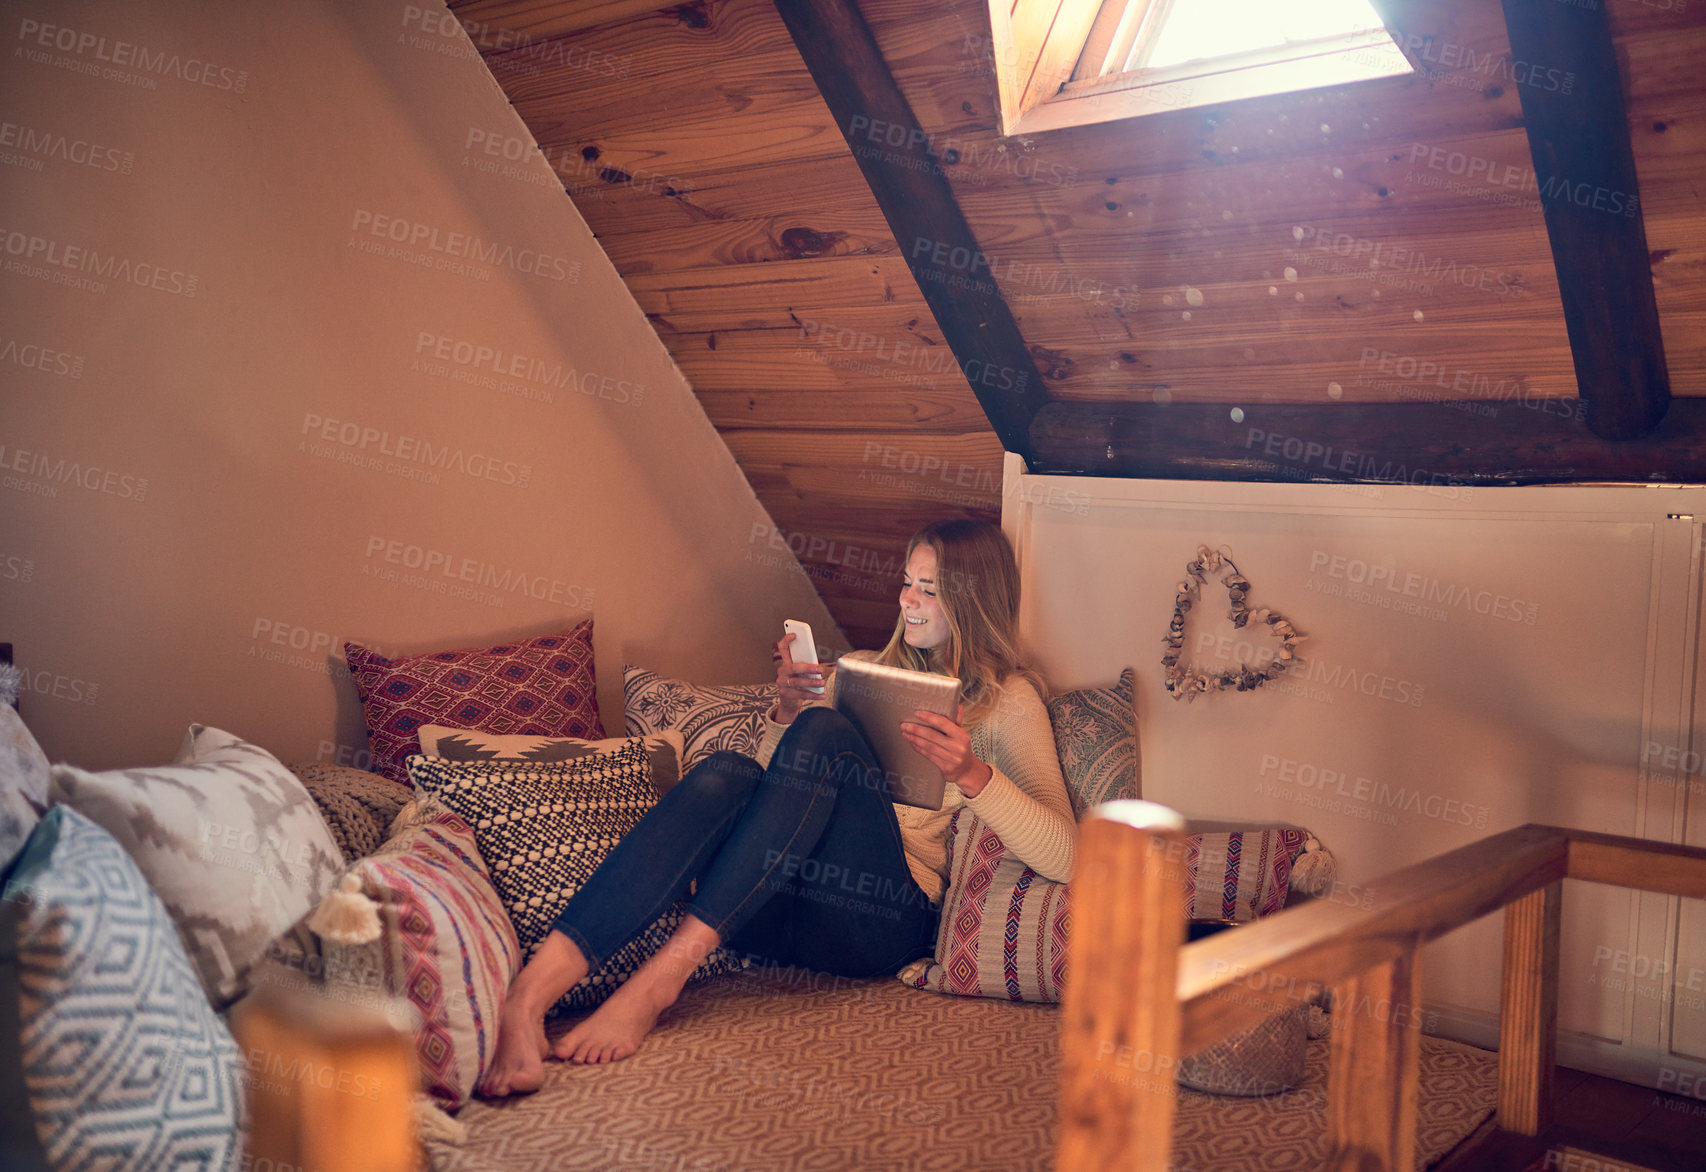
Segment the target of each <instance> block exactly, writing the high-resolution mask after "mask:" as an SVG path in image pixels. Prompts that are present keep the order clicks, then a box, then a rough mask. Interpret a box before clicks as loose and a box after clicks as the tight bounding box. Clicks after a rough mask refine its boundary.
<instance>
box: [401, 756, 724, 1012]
mask: <svg viewBox="0 0 1706 1172" xmlns="http://www.w3.org/2000/svg"><path fill="white" fill-rule="evenodd" d="M408 769H409V784H410V785H412V786H413V787H414V788H415V789H416V791H417V792H419V793H422V794H425V795H427V796H430V797H432V798H435V799H437V800H438V801H440V802H442V803H444V804H445V805H446V806H449V807H450V808H451V809H452V810H454V811H456V812H457V813H458V814H460V815H462V817H463V818H464V819H466V820H467V822H468V824H469V825H470V826H472V827H473V828H474V838H475V841H476V842H478V844H479V847H480V856H481V858H483V859H485V861H486V866H487V867H488V868H490V870H491V876H492V886H494V887H496V888H497V891H498V897H499V898H500V899H502V900H503V904H504V908H505V910H506V911H508V912H509V918H510V922H511V923H512V924H513V925H514V926H515V935H516V938H517V939H518V940H519V941H520V942H521V949H522V954H523V956H524V957H526V958H529V959H530V958H531V957H532V956H533V954H534V952H535V951H537V950H538V948H539V945H540V943H541V942H542V941H543V940H544V939H545V937H546V936H547V935H549V934H550V931H551V925H552V924H553V923H554V922H555V921H556V919H557V916H558V914H559V913H560V912H561V911H562V910H563V906H564V905H565V904H567V903H568V902H569V897H570V896H572V895H574V893H575V892H577V891H579V890H580V889H581V887H582V885H583V884H585V883H586V881H587V879H588V878H589V877H590V876H591V875H592V873H593V871H595V870H597V868H598V865H599V864H600V863H602V862H603V861H604V857H605V856H606V855H608V854H609V853H610V851H611V849H612V848H613V847H615V845H616V844H617V843H618V842H620V841H621V840H622V836H623V835H625V834H627V833H628V831H630V830H632V829H633V828H634V826H635V824H636V823H638V822H639V820H640V819H641V818H642V817H644V816H645V813H646V811H647V810H649V809H651V808H652V806H653V805H655V804H656V803H657V793H656V791H655V790H654V789H653V787H652V778H651V772H650V770H649V769H648V768H647V760H646V747H645V742H644V740H642V739H640V738H638V737H636V738H634V739H633V740H632V741H630V742H629V743H628V744H627V745H625V746H624V747H623V748H622V749H620V750H619V751H617V752H615V753H603V754H598V755H595V756H588V757H577V758H574V759H573V760H569V761H502V760H499V761H450V760H446V759H444V758H442V757H426V756H422V755H416V756H413V757H410V758H409V759H408ZM680 922H681V913H680V912H679V911H676V910H674V909H671V910H670V911H667V912H665V913H664V914H663V915H662V916H661V917H659V918H658V919H657V921H656V922H654V923H653V924H651V925H650V926H649V927H647V928H646V929H645V930H644V931H642V932H641V933H640V934H639V935H638V936H637V937H635V938H634V939H633V940H630V941H629V942H628V943H627V944H625V945H623V946H622V947H621V948H619V949H618V950H617V951H616V952H615V954H614V955H612V956H611V958H610V959H609V960H608V961H607V962H605V964H604V967H602V968H601V969H599V970H598V972H596V973H594V974H592V975H591V976H590V977H588V978H587V979H586V980H584V981H582V982H581V983H580V984H578V985H576V986H575V987H574V988H572V989H570V990H569V991H568V992H567V993H565V994H564V995H563V998H562V1000H560V1001H559V1002H558V1003H557V1007H558V1008H559V1009H586V1008H590V1007H592V1006H594V1005H597V1004H598V1003H599V1002H601V1001H603V1000H604V999H605V998H606V997H608V996H609V995H610V994H611V993H612V992H614V991H615V989H616V987H617V986H618V985H620V984H621V983H622V982H623V981H625V980H627V979H628V977H629V975H630V974H631V973H633V972H634V970H635V969H637V968H639V967H640V965H642V964H644V963H645V961H646V958H647V957H649V956H651V955H652V953H654V952H656V951H657V950H658V949H659V948H660V947H662V945H663V943H664V942H665V941H666V940H668V939H669V936H670V933H672V932H673V931H675V928H676V925H677V924H679V923H680ZM739 967H740V964H739V962H738V961H737V960H736V959H735V957H734V955H733V954H732V953H729V952H728V951H727V950H725V949H721V948H719V949H717V950H716V951H715V952H713V953H712V954H711V955H710V956H709V957H708V958H707V959H706V961H705V963H704V964H702V965H700V966H699V968H698V969H696V970H695V971H694V974H693V978H694V979H695V980H698V979H700V978H703V977H707V976H711V975H713V974H717V973H725V972H731V971H733V970H735V969H738V968H739Z"/></svg>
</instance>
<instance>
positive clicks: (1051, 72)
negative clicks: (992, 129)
mask: <svg viewBox="0 0 1706 1172" xmlns="http://www.w3.org/2000/svg"><path fill="white" fill-rule="evenodd" d="M1049 2H1050V3H1056V0H1049ZM1101 6H1102V4H1101V0H1058V3H1057V4H1056V7H1057V10H1056V12H1055V14H1054V20H1053V21H1052V22H1051V23H1050V24H1049V28H1048V32H1047V34H1046V35H1045V36H1044V38H1043V40H1042V42H1041V44H1040V45H1039V46H1038V47H1037V51H1036V56H1037V64H1036V68H1035V69H1033V70H1032V71H1031V77H1030V81H1029V82H1028V83H1027V85H1026V87H1025V94H1024V97H1023V99H1022V100H1021V101H1020V106H1019V109H1020V116H1021V117H1023V114H1024V111H1026V110H1031V109H1035V108H1036V107H1037V106H1040V105H1042V104H1043V103H1044V102H1046V101H1049V100H1050V99H1051V98H1053V97H1054V96H1055V95H1056V94H1057V93H1059V92H1060V87H1061V86H1063V85H1065V84H1066V82H1067V81H1068V80H1069V79H1070V78H1071V77H1072V70H1073V68H1074V67H1075V66H1076V65H1077V64H1078V58H1079V55H1080V54H1081V53H1083V51H1084V42H1085V40H1086V39H1087V38H1088V37H1089V36H1090V30H1091V28H1092V27H1093V26H1094V25H1095V23H1096V13H1097V10H1099V9H1100V8H1101ZM1018 48H1020V50H1021V51H1024V50H1025V49H1027V48H1028V46H1026V45H1023V44H1020V45H1019V46H1018ZM1011 128H1012V124H1011V123H1010V124H1009V129H1011Z"/></svg>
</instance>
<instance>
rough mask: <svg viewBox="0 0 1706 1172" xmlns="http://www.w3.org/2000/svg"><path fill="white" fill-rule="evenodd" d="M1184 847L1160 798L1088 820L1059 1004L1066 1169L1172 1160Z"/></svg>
mask: <svg viewBox="0 0 1706 1172" xmlns="http://www.w3.org/2000/svg"><path fill="white" fill-rule="evenodd" d="M1183 847H1184V822H1183V820H1182V819H1181V818H1180V817H1179V816H1178V815H1177V814H1175V813H1174V812H1173V811H1171V810H1168V809H1166V808H1164V807H1162V806H1157V805H1154V804H1152V803H1150V802H1137V801H1122V802H1109V803H1107V804H1105V805H1103V806H1099V807H1097V809H1096V810H1095V811H1094V812H1092V813H1091V814H1090V815H1089V816H1088V817H1087V818H1086V819H1085V821H1084V823H1083V825H1082V826H1081V827H1080V829H1079V832H1078V863H1077V868H1076V870H1075V873H1074V875H1073V879H1072V936H1071V939H1070V940H1069V941H1068V942H1067V949H1068V954H1067V955H1068V961H1067V963H1068V964H1069V965H1070V967H1071V972H1072V979H1071V980H1070V981H1068V982H1067V985H1066V989H1065V992H1064V994H1063V996H1062V998H1061V1006H1060V1019H1061V1021H1060V1138H1059V1146H1058V1147H1057V1149H1056V1157H1055V1167H1056V1168H1058V1169H1059V1170H1060V1172H1106V1170H1107V1169H1111V1168H1130V1169H1134V1170H1140V1172H1159V1170H1160V1169H1162V1168H1165V1167H1169V1166H1170V1165H1169V1163H1168V1156H1169V1155H1170V1154H1171V1151H1172V1146H1173V1108H1174V1102H1175V1100H1176V1098H1177V1095H1178V1091H1177V1088H1176V1087H1175V1085H1174V1077H1175V1076H1174V1067H1175V1066H1176V1065H1177V1061H1178V1056H1179V1048H1178V1041H1179V1005H1178V1002H1177V1001H1175V1000H1174V998H1173V987H1174V984H1175V982H1176V981H1177V979H1178V956H1179V944H1180V941H1181V940H1182V939H1183V937H1184V934H1185V925H1184V919H1183V917H1182V916H1181V915H1180V913H1179V900H1180V896H1181V892H1182V888H1183V885H1184V879H1183V874H1182V872H1183V861H1184V849H1183Z"/></svg>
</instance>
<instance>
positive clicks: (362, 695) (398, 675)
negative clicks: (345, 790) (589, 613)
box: [344, 619, 604, 785]
mask: <svg viewBox="0 0 1706 1172" xmlns="http://www.w3.org/2000/svg"><path fill="white" fill-rule="evenodd" d="M344 655H345V657H346V658H347V659H348V660H349V669H350V675H351V677H352V678H353V679H354V680H355V694H356V697H357V698H358V699H359V700H360V701H361V715H362V718H363V719H364V720H365V721H366V722H367V741H368V748H369V749H370V750H371V751H372V753H373V771H374V772H375V773H378V774H382V775H383V776H385V777H389V778H390V779H391V780H392V781H398V782H402V783H403V784H405V785H407V784H408V781H409V771H408V769H407V767H406V766H405V765H404V764H403V762H404V759H405V758H407V757H408V756H409V754H411V753H413V752H415V751H416V745H417V744H418V742H417V740H416V734H417V732H418V731H419V730H420V727H421V725H423V724H450V725H455V726H456V727H458V728H471V729H477V730H478V731H480V732H487V733H501V734H506V735H507V734H511V733H519V734H525V735H529V736H541V737H590V738H592V739H594V740H596V739H598V738H601V737H603V736H604V725H603V724H602V723H601V722H600V721H599V719H598V692H597V688H596V687H595V682H594V679H593V665H592V620H591V619H584V620H582V621H581V622H579V623H577V624H576V625H575V628H574V629H573V630H572V631H569V632H567V633H565V634H561V635H541V636H539V637H537V638H533V639H521V640H518V641H517V642H514V643H499V644H497V645H495V646H492V647H479V648H469V649H465V650H460V651H436V652H431V653H428V654H425V655H407V656H398V657H397V658H396V659H387V658H386V657H385V656H383V655H381V654H379V653H378V652H377V651H374V650H373V649H372V648H369V647H363V646H362V645H361V644H359V643H346V644H344Z"/></svg>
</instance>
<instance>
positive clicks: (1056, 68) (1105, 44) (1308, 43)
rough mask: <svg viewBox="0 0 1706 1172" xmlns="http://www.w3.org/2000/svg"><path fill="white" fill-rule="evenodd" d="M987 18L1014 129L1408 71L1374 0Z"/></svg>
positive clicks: (1244, 1) (1185, 1)
mask: <svg viewBox="0 0 1706 1172" xmlns="http://www.w3.org/2000/svg"><path fill="white" fill-rule="evenodd" d="M990 26H991V31H992V33H993V38H992V40H993V42H994V47H995V51H996V52H995V59H996V62H997V65H996V75H997V85H998V88H999V90H1000V92H1001V116H1002V129H1003V132H1004V133H1007V134H1018V133H1022V132H1023V133H1029V132H1032V131H1039V130H1051V129H1054V128H1057V127H1061V126H1078V125H1085V124H1088V123H1092V122H1107V121H1112V120H1114V119H1116V118H1131V117H1134V116H1137V115H1140V114H1148V113H1156V112H1160V111H1163V110H1175V109H1180V108H1184V107H1190V106H1205V105H1210V104H1216V103H1221V102H1228V101H1235V100H1237V99H1240V98H1254V97H1262V96H1266V95H1270V94H1282V93H1290V92H1293V91H1296V90H1305V89H1315V88H1318V87H1321V86H1331V85H1343V84H1346V83H1348V82H1355V81H1365V80H1370V79H1373V78H1379V77H1391V76H1394V75H1398V74H1404V73H1408V72H1409V71H1410V63H1409V61H1408V60H1406V59H1405V57H1404V54H1403V53H1402V52H1401V51H1400V50H1399V48H1398V44H1397V42H1396V41H1395V40H1394V38H1393V35H1392V33H1391V32H1390V31H1389V30H1388V29H1387V28H1386V26H1385V24H1384V23H1382V21H1381V19H1380V17H1379V15H1378V14H1377V13H1376V12H1375V10H1374V8H1373V6H1372V5H1371V4H1370V3H1369V0H990ZM1003 62H1008V63H1011V64H1009V65H1008V66H1007V67H1003Z"/></svg>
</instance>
